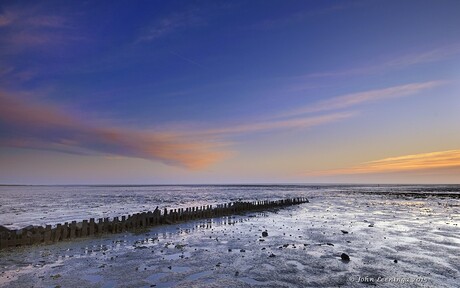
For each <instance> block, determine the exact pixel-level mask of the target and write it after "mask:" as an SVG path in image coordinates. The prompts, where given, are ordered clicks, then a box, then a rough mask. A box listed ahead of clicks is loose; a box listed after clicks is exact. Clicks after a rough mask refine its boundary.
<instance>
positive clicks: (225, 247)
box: [0, 194, 460, 287]
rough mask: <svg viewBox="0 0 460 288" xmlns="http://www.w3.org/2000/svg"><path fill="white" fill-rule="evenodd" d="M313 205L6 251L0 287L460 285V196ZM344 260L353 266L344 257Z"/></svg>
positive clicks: (355, 197)
mask: <svg viewBox="0 0 460 288" xmlns="http://www.w3.org/2000/svg"><path fill="white" fill-rule="evenodd" d="M310 200H311V201H310V203H306V204H302V205H299V206H294V207H288V208H286V209H279V210H271V211H267V212H264V213H250V214H246V215H239V216H235V217H222V218H215V219H209V220H201V221H195V222H188V223H182V224H177V225H169V226H160V227H155V228H152V229H149V230H145V231H142V232H139V233H124V234H117V235H110V236H107V237H104V238H95V239H86V240H79V241H75V242H63V243H58V244H56V245H49V246H34V247H27V248H21V249H16V250H6V251H1V252H0V266H1V268H0V286H1V287H337V286H346V287H366V286H365V285H364V284H369V285H377V286H380V287H455V285H457V283H458V281H459V277H460V263H459V261H458V256H457V255H460V233H459V231H460V229H459V227H458V225H459V224H460V212H459V211H460V204H459V203H458V200H457V199H453V198H449V197H428V198H420V197H413V196H411V195H404V196H403V197H401V196H395V195H380V194H379V195H370V194H369V195H363V194H350V195H348V196H347V197H344V195H339V194H337V195H330V194H329V195H325V196H321V195H319V196H317V197H313V198H311V199H310ZM342 230H343V231H342ZM265 231H266V232H267V234H268V235H267V234H265V233H263V232H265ZM264 236H265V237H264ZM343 253H345V254H347V255H348V256H349V257H350V261H344V260H342V258H341V256H342V254H343ZM395 260H396V261H395ZM372 279H374V281H373V282H372V281H371V280H372ZM395 281H396V282H395ZM398 281H399V282H398ZM401 281H405V282H406V283H404V284H402V283H401ZM407 282H408V283H407ZM363 285H364V286H363Z"/></svg>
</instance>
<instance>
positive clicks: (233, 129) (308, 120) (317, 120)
mask: <svg viewBox="0 0 460 288" xmlns="http://www.w3.org/2000/svg"><path fill="white" fill-rule="evenodd" d="M354 115H356V113H355V112H341V113H330V114H325V115H320V116H314V117H299V118H294V119H289V120H278V121H273V120H267V121H256V122H253V123H243V124H235V125H229V126H224V127H220V128H214V129H202V130H197V131H193V132H191V133H193V134H195V135H203V136H220V137H229V136H233V135H239V134H249V133H263V132H267V131H270V132H272V131H276V130H287V129H306V128H311V127H316V126H319V125H324V124H327V123H332V122H337V121H340V120H344V119H347V118H350V117H353V116H354Z"/></svg>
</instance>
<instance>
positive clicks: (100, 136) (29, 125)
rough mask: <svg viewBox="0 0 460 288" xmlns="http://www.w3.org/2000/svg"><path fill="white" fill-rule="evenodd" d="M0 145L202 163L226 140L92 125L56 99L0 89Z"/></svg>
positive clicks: (214, 157)
mask: <svg viewBox="0 0 460 288" xmlns="http://www.w3.org/2000/svg"><path fill="white" fill-rule="evenodd" d="M0 124H2V127H3V128H4V129H3V130H4V132H5V133H2V136H0V145H1V146H10V147H23V148H35V149H48V150H58V151H63V152H67V153H84V154H88V153H94V152H98V153H104V154H107V155H116V156H127V157H138V158H144V159H150V160H156V161H160V162H162V163H164V164H167V165H173V166H181V167H185V168H188V169H202V168H205V167H207V166H209V165H211V164H213V163H215V162H217V161H219V160H222V159H223V158H225V157H227V156H228V154H229V152H227V151H222V150H221V148H222V147H223V146H224V143H221V142H217V141H213V140H212V139H210V138H204V137H201V138H200V139H199V140H198V139H196V138H194V137H185V136H183V135H179V134H177V133H165V132H156V131H137V130H133V129H126V128H119V127H108V126H93V125H90V124H88V123H86V122H84V121H81V120H79V119H77V118H76V117H72V116H70V115H68V114H66V113H65V112H64V111H62V110H60V109H58V108H57V107H55V106H52V105H43V104H38V103H31V102H26V101H24V100H19V99H17V97H16V99H14V98H12V97H11V96H9V95H6V94H5V93H0Z"/></svg>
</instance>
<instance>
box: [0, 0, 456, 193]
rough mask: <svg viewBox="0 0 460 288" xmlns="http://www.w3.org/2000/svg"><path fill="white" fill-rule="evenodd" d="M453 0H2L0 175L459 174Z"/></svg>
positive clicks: (193, 178)
mask: <svg viewBox="0 0 460 288" xmlns="http://www.w3.org/2000/svg"><path fill="white" fill-rule="evenodd" d="M458 15H460V2H459V1H454V0H452V1H448V0H440V1H435V0H433V1H378V0H376V1H287V2H286V1H226V2H225V1H198V2H190V1H139V2H136V5H133V4H132V3H131V2H129V1H120V2H117V3H113V1H97V2H94V1H74V2H63V1H41V2H36V1H2V3H0V184H182V183H190V184H194V183H338V182H340V183H460V156H459V155H460V95H459V92H460V30H459V28H458V27H460V17H458Z"/></svg>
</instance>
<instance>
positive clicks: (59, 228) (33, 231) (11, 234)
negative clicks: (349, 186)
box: [0, 198, 308, 249]
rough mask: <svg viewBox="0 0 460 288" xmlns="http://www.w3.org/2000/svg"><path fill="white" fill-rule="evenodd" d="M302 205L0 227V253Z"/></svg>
mask: <svg viewBox="0 0 460 288" xmlns="http://www.w3.org/2000/svg"><path fill="white" fill-rule="evenodd" d="M301 203H308V199H307V198H291V199H283V200H274V201H269V200H266V201H252V202H242V201H238V202H232V203H228V204H220V205H216V206H215V207H213V205H206V206H198V207H191V208H180V209H170V210H169V211H168V209H167V208H165V209H164V210H160V209H158V207H157V208H156V209H155V210H154V211H148V212H143V213H136V214H132V215H127V216H122V217H113V218H99V219H98V221H97V222H96V220H95V218H90V219H89V220H83V221H82V222H78V223H77V221H72V222H70V223H69V222H65V223H64V224H57V225H55V226H51V225H46V226H45V227H43V226H28V227H25V228H23V229H18V230H9V229H6V228H4V227H3V226H0V228H2V229H1V230H0V249H4V248H11V247H18V246H26V245H35V244H52V243H56V242H60V241H67V240H74V239H77V238H85V237H94V236H102V235H106V234H115V233H121V232H125V231H135V230H138V229H145V228H148V227H153V226H157V225H164V224H173V223H178V222H185V221H189V220H197V219H205V218H213V217H221V216H228V215H233V214H238V213H243V212H249V211H257V210H264V209H270V208H276V207H285V206H291V205H296V204H301Z"/></svg>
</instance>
